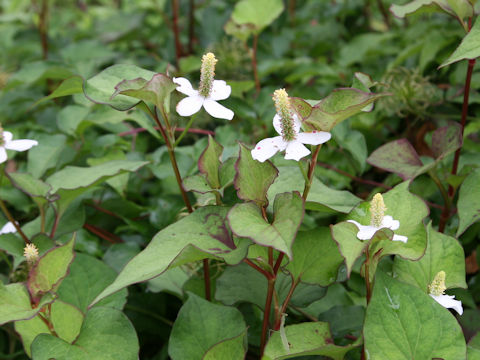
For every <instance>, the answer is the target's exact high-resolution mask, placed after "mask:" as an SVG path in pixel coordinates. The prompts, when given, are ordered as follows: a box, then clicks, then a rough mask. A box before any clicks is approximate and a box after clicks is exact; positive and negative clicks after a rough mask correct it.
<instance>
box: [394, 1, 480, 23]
mask: <svg viewBox="0 0 480 360" xmlns="http://www.w3.org/2000/svg"><path fill="white" fill-rule="evenodd" d="M422 8H423V9H422ZM390 10H391V12H392V13H393V15H395V16H396V17H399V18H404V17H405V16H407V15H411V14H415V13H419V12H420V11H437V10H440V11H444V12H446V13H447V14H449V15H451V16H453V17H456V18H457V19H458V20H459V21H460V23H461V24H462V25H463V27H464V28H465V27H466V25H465V23H464V22H463V19H464V18H466V17H470V16H472V15H473V6H472V4H471V3H470V2H469V1H468V0H413V1H411V2H409V3H407V4H404V5H395V4H394V5H392V6H391V7H390Z"/></svg>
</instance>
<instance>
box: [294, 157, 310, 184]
mask: <svg viewBox="0 0 480 360" xmlns="http://www.w3.org/2000/svg"><path fill="white" fill-rule="evenodd" d="M297 165H298V167H299V168H300V172H301V173H302V175H303V179H304V180H305V183H307V182H308V175H307V172H306V171H305V168H304V167H303V162H301V161H297Z"/></svg>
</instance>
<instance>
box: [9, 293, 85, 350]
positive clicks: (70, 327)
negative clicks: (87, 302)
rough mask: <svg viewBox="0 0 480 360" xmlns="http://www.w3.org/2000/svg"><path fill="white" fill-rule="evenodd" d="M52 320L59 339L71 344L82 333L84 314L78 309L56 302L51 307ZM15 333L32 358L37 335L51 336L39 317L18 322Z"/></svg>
mask: <svg viewBox="0 0 480 360" xmlns="http://www.w3.org/2000/svg"><path fill="white" fill-rule="evenodd" d="M50 319H51V322H52V325H53V328H54V329H55V332H56V333H57V335H58V337H59V338H60V339H62V340H65V341H66V342H68V343H70V344H71V343H72V342H73V341H74V340H75V339H76V337H77V336H78V334H79V333H80V328H81V327H82V323H83V314H82V313H81V312H80V310H78V309H77V308H76V307H74V306H72V305H69V304H67V303H64V302H62V301H59V300H56V301H55V302H54V303H53V304H52V305H51V307H50ZM15 331H17V332H18V333H19V334H20V336H21V338H22V343H23V348H24V349H25V352H26V353H27V355H28V356H30V357H31V355H32V354H31V351H30V346H31V344H32V342H33V340H34V339H35V338H36V337H37V335H39V334H50V330H49V328H48V326H47V325H46V324H45V323H44V322H43V321H42V320H41V319H40V317H39V316H38V315H37V316H35V317H34V318H33V319H30V320H22V321H16V322H15Z"/></svg>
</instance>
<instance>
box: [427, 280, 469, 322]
mask: <svg viewBox="0 0 480 360" xmlns="http://www.w3.org/2000/svg"><path fill="white" fill-rule="evenodd" d="M445 278H446V274H445V271H439V272H438V273H437V275H435V278H434V279H433V281H432V283H431V284H430V285H429V286H428V291H429V295H430V296H431V297H432V298H433V299H434V300H435V301H436V302H438V303H439V304H440V305H442V306H443V307H444V308H447V309H454V310H455V311H456V312H457V313H459V314H460V315H462V314H463V307H462V302H461V301H460V300H455V296H453V295H445V294H444V293H445V290H446V289H447V287H446V286H445Z"/></svg>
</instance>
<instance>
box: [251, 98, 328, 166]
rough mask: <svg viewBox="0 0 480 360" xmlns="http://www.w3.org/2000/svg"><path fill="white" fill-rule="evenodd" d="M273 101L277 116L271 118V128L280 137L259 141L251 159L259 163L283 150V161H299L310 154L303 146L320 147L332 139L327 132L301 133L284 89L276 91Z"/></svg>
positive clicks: (299, 123)
mask: <svg viewBox="0 0 480 360" xmlns="http://www.w3.org/2000/svg"><path fill="white" fill-rule="evenodd" d="M273 101H274V102H275V107H276V110H277V114H276V115H275V116H274V117H273V127H274V128H275V131H276V132H277V133H278V134H279V135H280V136H275V137H273V138H267V139H263V140H261V141H260V142H259V143H257V145H255V148H254V149H253V150H252V158H253V159H255V160H258V161H260V162H264V161H265V160H267V159H270V158H271V157H272V156H273V155H275V154H276V153H277V152H279V151H283V150H285V159H287V160H296V161H299V160H300V159H301V158H303V157H305V156H307V155H308V154H310V150H308V149H307V148H306V147H305V145H304V144H309V145H320V144H323V143H325V142H327V141H328V140H330V138H331V137H332V135H331V134H330V133H329V132H325V131H312V132H308V133H301V132H300V127H301V122H300V120H299V119H298V116H297V114H294V113H293V112H292V111H291V109H290V100H289V98H288V94H287V92H286V91H285V90H284V89H279V90H276V91H275V93H274V95H273Z"/></svg>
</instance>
